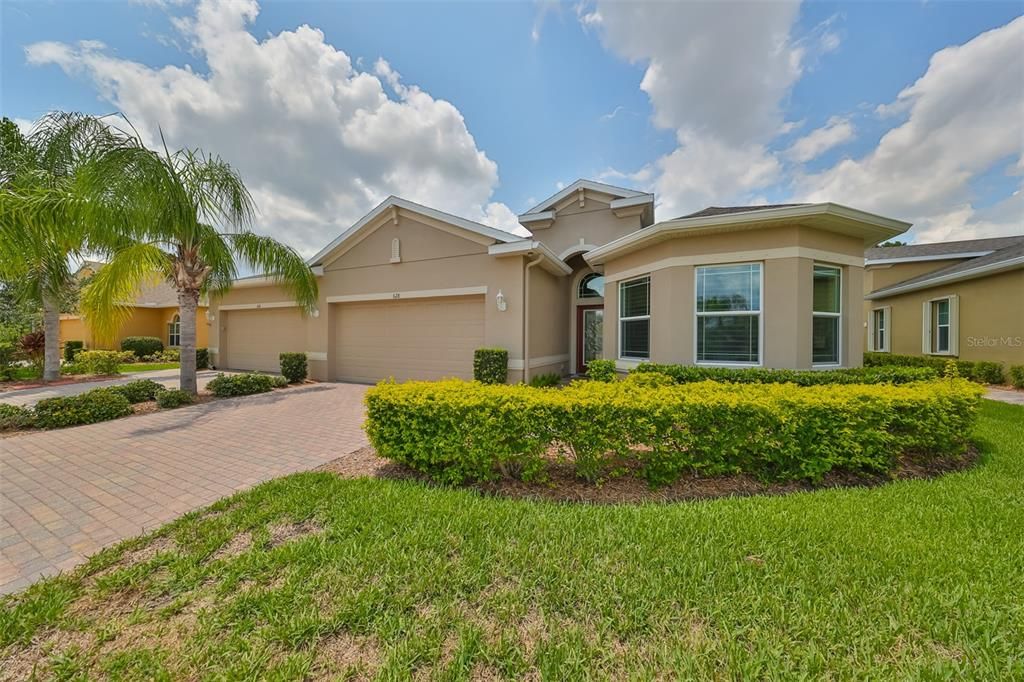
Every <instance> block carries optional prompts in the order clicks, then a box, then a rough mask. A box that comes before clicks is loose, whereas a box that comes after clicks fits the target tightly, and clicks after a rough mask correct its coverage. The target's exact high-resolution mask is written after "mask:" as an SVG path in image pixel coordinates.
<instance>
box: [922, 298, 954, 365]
mask: <svg viewBox="0 0 1024 682" xmlns="http://www.w3.org/2000/svg"><path fill="white" fill-rule="evenodd" d="M940 301H946V302H947V304H948V305H949V322H948V323H947V325H946V326H947V327H948V328H949V336H948V339H949V346H948V347H947V348H946V350H933V348H934V344H933V341H937V339H934V338H933V336H932V328H933V325H932V308H933V307H934V306H935V304H936V303H938V302H940ZM959 338H960V302H959V297H958V296H957V295H956V294H947V295H945V296H936V297H935V298H930V299H928V300H927V301H925V302H924V303H923V305H922V310H921V352H922V353H924V354H925V355H939V356H942V357H957V356H959V354H960V349H959V343H958V341H959Z"/></svg>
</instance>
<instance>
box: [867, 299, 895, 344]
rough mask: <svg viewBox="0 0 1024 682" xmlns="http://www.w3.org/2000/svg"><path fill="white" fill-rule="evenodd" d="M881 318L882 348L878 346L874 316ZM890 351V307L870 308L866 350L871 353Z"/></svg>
mask: <svg viewBox="0 0 1024 682" xmlns="http://www.w3.org/2000/svg"><path fill="white" fill-rule="evenodd" d="M876 314H879V316H880V317H881V318H882V333H883V334H884V336H883V337H882V346H881V347H879V345H878V325H877V324H875V315H876ZM891 349H892V306H888V305H887V306H883V307H881V308H872V309H871V317H869V318H868V350H870V351H871V352H873V353H888V352H890V351H891Z"/></svg>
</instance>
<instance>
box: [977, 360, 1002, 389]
mask: <svg viewBox="0 0 1024 682" xmlns="http://www.w3.org/2000/svg"><path fill="white" fill-rule="evenodd" d="M970 378H971V379H973V380H974V381H978V382H981V383H983V384H1002V383H1005V382H1006V376H1005V375H1004V374H1003V365H1002V363H999V362H987V361H981V362H975V363H974V368H973V371H972V372H971V376H970Z"/></svg>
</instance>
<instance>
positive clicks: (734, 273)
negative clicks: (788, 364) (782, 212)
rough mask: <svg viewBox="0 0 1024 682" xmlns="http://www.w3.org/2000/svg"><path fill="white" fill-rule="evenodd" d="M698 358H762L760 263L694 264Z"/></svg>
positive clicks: (747, 362) (734, 360)
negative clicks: (701, 265) (696, 266)
mask: <svg viewBox="0 0 1024 682" xmlns="http://www.w3.org/2000/svg"><path fill="white" fill-rule="evenodd" d="M696 309H697V324H696V327H697V362H703V363H715V364H720V363H739V364H745V365H757V364H760V362H761V264H760V263H744V264H741V265H707V266H703V267H698V268H697V308H696Z"/></svg>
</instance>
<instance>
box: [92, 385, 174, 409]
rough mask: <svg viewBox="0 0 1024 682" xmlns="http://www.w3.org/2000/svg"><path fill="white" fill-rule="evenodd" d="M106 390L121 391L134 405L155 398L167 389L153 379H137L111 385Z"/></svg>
mask: <svg viewBox="0 0 1024 682" xmlns="http://www.w3.org/2000/svg"><path fill="white" fill-rule="evenodd" d="M106 390H108V391H112V392H114V393H120V394H121V395H123V396H124V397H125V398H127V399H128V402H130V403H132V404H133V405H134V404H135V403H144V402H146V401H147V400H155V399H156V398H157V396H158V395H159V394H160V393H163V392H164V391H166V390H167V389H166V388H165V387H164V385H163V384H158V383H157V382H155V381H153V380H152V379H137V380H135V381H129V382H128V383H127V384H121V385H120V386H111V387H109V388H107V389H106Z"/></svg>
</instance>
